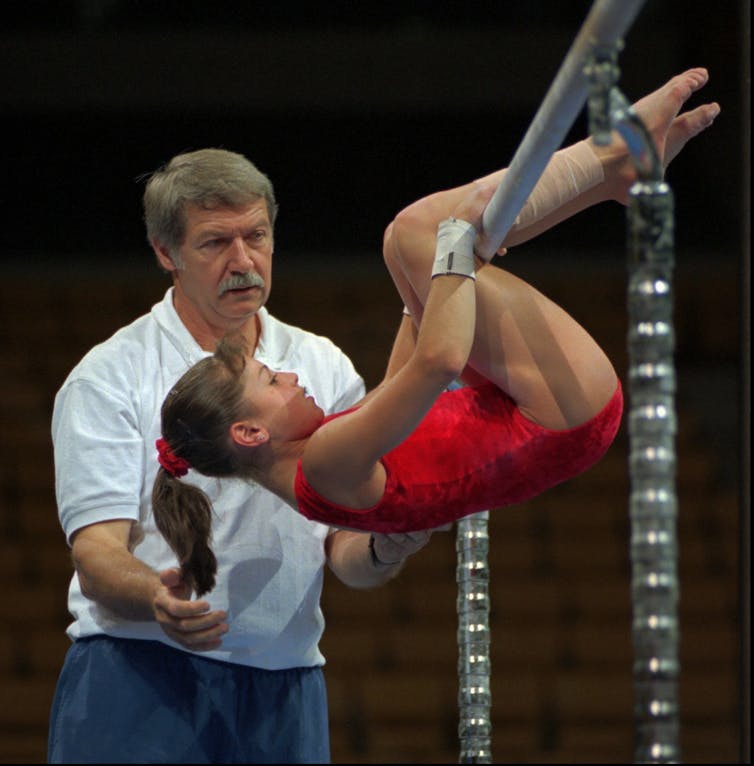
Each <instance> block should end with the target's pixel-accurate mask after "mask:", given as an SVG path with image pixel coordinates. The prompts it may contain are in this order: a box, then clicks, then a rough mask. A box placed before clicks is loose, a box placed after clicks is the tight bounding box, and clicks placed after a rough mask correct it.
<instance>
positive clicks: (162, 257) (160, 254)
mask: <svg viewBox="0 0 754 766" xmlns="http://www.w3.org/2000/svg"><path fill="white" fill-rule="evenodd" d="M149 242H150V244H151V245H152V250H154V254H155V255H156V256H157V263H159V264H160V266H162V268H163V269H165V271H169V272H171V273H172V272H174V271H176V268H177V267H176V265H175V263H173V259H172V258H171V257H170V252H169V251H168V248H167V247H166V246H165V245H163V244H162V243H160V242H158V241H157V240H156V239H151V240H149Z"/></svg>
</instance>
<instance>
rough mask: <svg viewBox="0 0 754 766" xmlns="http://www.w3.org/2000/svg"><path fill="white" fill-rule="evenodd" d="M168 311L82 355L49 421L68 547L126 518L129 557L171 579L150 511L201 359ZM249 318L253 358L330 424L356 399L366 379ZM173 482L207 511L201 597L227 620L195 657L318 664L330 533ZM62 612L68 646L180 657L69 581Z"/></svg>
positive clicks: (274, 324) (230, 491)
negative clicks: (175, 395)
mask: <svg viewBox="0 0 754 766" xmlns="http://www.w3.org/2000/svg"><path fill="white" fill-rule="evenodd" d="M172 298H173V289H172V287H171V288H170V289H169V290H168V291H167V293H166V294H165V297H164V298H163V300H162V301H161V302H160V303H158V304H156V305H155V306H154V307H153V308H152V310H151V312H150V313H149V314H146V315H144V316H142V317H140V318H139V319H137V320H136V321H134V322H133V323H132V324H130V325H128V326H127V327H124V328H122V329H120V330H118V332H116V333H115V334H114V335H113V336H112V337H111V338H109V339H108V340H106V341H105V342H104V343H101V344H99V345H98V346H95V347H94V348H93V349H92V350H91V351H89V353H87V354H86V356H84V358H83V359H82V360H81V362H79V364H78V365H77V366H76V367H75V368H74V369H73V371H72V372H71V373H70V375H69V376H68V378H67V379H66V381H65V383H64V384H63V386H62V387H61V389H60V391H59V392H58V394H57V396H56V398H55V406H54V410H53V418H52V438H53V445H54V454H55V481H56V495H57V503H58V513H59V516H60V522H61V524H62V526H63V530H64V531H65V534H66V537H67V539H68V540H69V541H70V539H71V535H72V534H73V533H74V532H75V531H76V530H77V529H80V528H81V527H84V526H87V525H89V524H93V523H96V522H101V521H109V520H114V519H132V520H133V521H135V522H137V524H136V525H134V528H133V534H134V546H133V553H134V555H135V556H136V557H137V558H139V559H141V560H142V561H144V562H146V563H147V564H149V565H150V566H152V567H154V569H156V570H158V571H159V570H162V569H166V568H168V567H173V566H177V560H176V558H175V555H174V554H173V552H172V551H171V550H170V548H169V547H168V545H167V543H165V541H164V540H163V538H162V536H161V535H160V534H159V532H158V531H157V529H156V527H155V523H154V519H153V517H152V509H151V493H152V485H153V483H154V479H155V475H156V473H157V468H158V464H157V452H156V449H155V440H156V439H157V438H158V437H159V436H160V408H161V406H162V402H163V400H164V398H165V396H166V395H167V392H168V391H169V390H170V388H172V386H173V384H174V383H175V382H176V381H177V380H178V378H179V377H180V376H181V375H182V374H183V373H184V372H185V371H186V370H187V369H188V368H189V367H190V366H191V365H193V364H195V363H196V362H197V361H199V360H200V359H202V358H203V357H205V356H208V353H207V352H206V351H204V350H203V349H202V348H201V347H200V346H199V345H198V344H197V343H196V341H195V340H194V338H193V337H192V336H191V335H190V333H189V332H188V330H187V329H186V328H185V327H184V325H183V323H182V322H181V321H180V319H179V318H178V315H177V313H176V312H175V309H174V308H173V300H172ZM259 318H260V321H261V328H262V331H261V336H260V340H259V344H258V347H257V351H256V354H255V356H256V357H257V358H258V359H259V360H260V361H262V362H263V363H264V364H266V365H267V366H268V367H270V368H271V369H273V370H286V371H287V370H290V371H293V372H296V373H297V374H298V376H299V379H300V381H301V384H302V385H304V386H306V388H307V389H308V390H309V391H310V392H311V393H312V395H313V396H314V398H315V399H316V401H317V403H318V404H319V405H320V406H321V407H322V408H323V409H324V410H325V412H326V413H328V414H329V413H331V412H337V411H339V410H341V409H344V408H346V407H348V406H350V405H351V404H353V403H354V402H356V401H358V400H359V399H360V398H361V397H362V396H363V393H364V383H363V380H362V379H361V377H360V376H359V375H358V374H357V373H356V371H355V370H354V368H353V365H352V364H351V362H350V360H349V359H348V358H347V357H346V356H345V355H344V354H343V353H342V352H341V351H340V350H339V349H338V348H337V347H336V346H335V345H334V344H333V343H332V342H331V341H330V340H328V339H327V338H323V337H320V336H317V335H314V334H312V333H309V332H306V331H304V330H301V329H299V328H296V327H292V326H290V325H287V324H285V323H283V322H280V321H278V320H277V319H275V318H273V317H272V316H270V315H269V314H268V312H267V311H266V309H264V308H263V309H261V310H260V311H259ZM183 481H190V482H192V483H194V484H196V485H197V486H199V487H201V488H202V489H203V490H204V491H205V492H206V493H207V495H208V497H209V498H210V501H211V502H212V505H213V510H214V518H213V527H212V539H213V543H212V547H213V550H214V552H215V555H216V556H217V562H218V573H217V585H216V587H215V588H214V590H213V591H212V592H211V593H210V594H209V595H208V596H207V597H206V598H207V600H208V601H209V602H210V603H211V605H212V608H213V609H225V610H227V612H228V620H229V627H230V630H229V632H228V633H227V634H226V635H225V636H224V637H223V647H222V649H221V650H219V651H214V652H202V656H206V657H213V658H215V659H220V660H225V661H227V662H234V663H239V664H244V665H252V666H254V667H260V668H266V669H270V670H276V669H280V668H289V667H308V666H312V665H318V664H322V663H323V662H324V658H323V656H322V654H321V653H320V651H319V648H318V642H319V639H320V637H321V635H322V631H323V629H324V618H323V615H322V611H321V609H320V605H319V600H320V594H321V590H322V579H323V565H324V561H325V555H324V538H325V537H326V535H327V533H328V527H326V526H323V525H321V524H317V523H313V522H310V521H307V520H306V519H305V518H304V517H303V516H301V515H300V514H298V513H296V512H295V511H294V510H292V509H291V508H290V507H289V506H287V505H286V504H285V503H284V502H283V501H282V500H280V499H278V498H277V497H276V496H274V495H273V494H271V493H270V492H268V491H267V490H265V489H263V488H261V487H259V486H257V485H254V484H252V483H249V482H246V481H240V480H227V479H226V480H222V481H220V480H218V479H209V478H206V477H203V476H201V475H199V474H197V473H195V472H193V471H190V472H189V474H188V475H187V476H186V477H184V479H183ZM68 606H69V610H70V612H71V614H72V615H73V618H74V621H73V623H72V624H71V625H70V626H69V628H68V635H69V636H70V637H71V638H72V639H76V638H79V637H83V636H90V635H95V634H99V633H106V634H108V635H112V636H119V637H124V638H140V639H153V640H158V641H162V642H164V643H166V644H169V645H171V646H174V647H176V648H179V649H180V648H183V647H181V646H179V645H178V644H176V643H174V642H172V641H170V639H169V638H168V637H167V636H166V635H165V633H164V632H163V631H162V629H161V628H160V627H159V625H158V624H157V623H156V622H154V621H149V622H134V621H129V620H124V619H122V618H121V617H118V616H117V615H115V614H113V613H112V612H110V611H109V610H107V609H105V608H104V607H102V606H100V605H99V604H97V603H96V602H94V601H90V600H89V599H87V598H85V597H84V596H83V595H82V593H81V588H80V586H79V581H78V576H77V575H75V574H74V576H73V578H72V580H71V584H70V588H69V594H68Z"/></svg>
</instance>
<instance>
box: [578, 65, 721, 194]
mask: <svg viewBox="0 0 754 766" xmlns="http://www.w3.org/2000/svg"><path fill="white" fill-rule="evenodd" d="M708 79H709V75H708V73H707V70H706V69H703V68H701V67H699V68H696V69H689V70H687V71H686V72H684V73H683V74H680V75H677V76H676V77H673V78H672V79H671V80H668V82H666V83H665V85H663V86H662V87H660V88H658V89H657V90H656V91H654V92H652V93H650V94H649V95H647V96H644V98H642V99H639V101H637V102H636V103H635V104H634V105H633V108H634V111H635V112H636V114H637V115H638V116H639V118H640V119H641V121H642V122H643V123H644V126H645V127H646V128H647V130H648V131H649V132H650V134H651V135H652V138H653V139H654V142H655V146H656V147H657V151H658V153H659V156H660V159H661V160H662V166H663V168H667V166H668V165H669V164H670V161H671V160H672V159H674V158H675V157H676V156H677V155H678V153H679V152H680V151H681V149H683V147H684V146H685V145H686V143H687V142H688V141H689V140H690V139H691V138H693V137H694V136H697V135H699V133H701V132H702V131H703V130H705V129H706V128H708V127H709V126H710V125H712V123H713V121H714V119H715V117H717V115H718V114H719V113H720V106H719V105H718V104H716V103H709V104H703V105H702V106H698V107H696V108H695V109H692V110H690V111H688V112H684V113H683V114H679V112H680V111H681V108H682V107H683V105H684V104H685V103H686V101H688V99H689V98H691V96H692V95H693V94H694V93H696V91H698V90H699V89H700V88H702V87H703V86H704V85H705V84H706V83H707V80H708ZM614 135H615V136H616V138H615V140H614V141H613V143H612V144H611V145H610V146H607V147H597V146H594V144H593V145H592V148H593V149H594V150H595V152H596V153H597V156H599V157H600V159H601V160H602V163H603V166H604V168H605V180H606V182H607V184H608V187H609V189H610V196H611V197H612V198H613V199H616V200H618V202H621V203H623V204H624V205H625V204H626V203H627V202H628V190H629V188H630V187H631V184H632V183H633V182H634V181H635V180H636V171H635V168H634V164H633V161H632V160H631V158H630V157H629V156H628V154H627V151H626V147H625V143H624V142H623V140H622V139H621V138H620V137H619V136H617V134H614Z"/></svg>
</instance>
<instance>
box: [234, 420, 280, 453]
mask: <svg viewBox="0 0 754 766" xmlns="http://www.w3.org/2000/svg"><path fill="white" fill-rule="evenodd" d="M230 438H231V439H232V440H233V442H234V443H235V444H237V445H238V446H239V447H259V446H260V445H262V444H265V443H266V442H268V441H269V440H270V433H269V431H268V430H267V429H266V428H263V427H262V426H257V425H254V424H253V423H252V422H251V421H250V420H239V421H237V422H235V423H233V424H232V425H231V427H230Z"/></svg>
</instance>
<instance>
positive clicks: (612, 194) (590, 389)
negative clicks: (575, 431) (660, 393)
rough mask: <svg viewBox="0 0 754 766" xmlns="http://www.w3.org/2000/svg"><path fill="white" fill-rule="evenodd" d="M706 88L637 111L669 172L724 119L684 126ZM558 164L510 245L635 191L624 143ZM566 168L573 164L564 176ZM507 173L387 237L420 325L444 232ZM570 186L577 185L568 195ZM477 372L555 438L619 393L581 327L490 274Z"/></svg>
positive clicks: (415, 212) (481, 276) (420, 207)
mask: <svg viewBox="0 0 754 766" xmlns="http://www.w3.org/2000/svg"><path fill="white" fill-rule="evenodd" d="M706 81H707V73H706V71H705V70H703V69H693V70H689V71H687V72H685V73H684V74H683V75H679V76H678V77H676V78H673V79H672V80H670V81H669V82H668V83H667V84H666V85H665V86H663V87H662V88H660V89H658V90H657V91H655V92H654V93H652V94H650V95H649V96H647V97H645V98H644V99H642V100H641V101H639V102H638V103H637V104H636V105H635V109H636V110H637V112H638V113H639V115H640V117H641V118H642V119H643V120H644V122H645V124H646V125H647V126H648V128H649V129H650V131H651V133H652V135H653V137H654V138H655V141H656V142H657V145H658V150H659V153H660V156H661V157H662V159H663V162H664V164H667V162H669V160H670V159H672V158H673V157H674V156H675V155H676V154H677V153H678V152H679V151H680V149H681V148H682V147H683V145H685V143H686V142H687V141H688V140H689V139H690V138H691V137H693V136H694V135H696V134H698V133H699V132H701V131H702V130H703V129H704V128H706V127H707V126H708V125H709V124H711V122H712V120H713V119H714V117H715V116H716V114H717V111H718V108H717V106H716V105H715V104H708V105H705V106H702V107H698V108H697V109H694V110H692V111H690V112H687V113H686V114H684V115H680V116H678V114H679V111H680V109H681V107H682V106H683V104H684V103H685V101H686V100H687V99H688V98H689V96H690V95H691V94H692V93H693V92H695V91H696V90H698V89H699V88H700V87H702V85H704V83H706ZM588 144H589V145H588ZM558 154H559V155H560V156H559V157H556V158H554V160H555V162H554V163H551V164H550V165H548V167H547V169H546V170H545V173H544V174H543V177H542V179H541V180H540V183H538V184H537V187H536V188H535V190H534V192H533V193H532V195H531V197H530V202H531V200H532V198H537V199H536V205H531V204H530V202H527V206H528V207H529V210H528V211H527V209H526V207H525V209H524V210H523V211H522V214H521V215H520V216H519V219H518V223H517V227H518V228H517V231H516V232H513V236H512V237H511V238H508V239H506V242H505V243H504V245H507V244H515V243H516V242H518V241H524V240H525V239H528V238H530V237H531V236H534V235H536V234H537V233H539V232H540V231H543V230H544V229H545V228H548V227H549V226H552V225H554V224H555V223H557V222H558V221H560V220H563V219H564V218H566V217H568V216H570V215H573V214H574V213H575V212H578V211H579V210H583V209H585V208H586V207H588V206H590V205H593V204H596V203H597V202H601V201H606V200H610V199H618V200H621V199H622V198H623V197H624V196H625V194H626V193H627V190H628V188H629V186H630V184H631V183H632V181H633V178H632V170H631V168H632V164H631V163H630V159H629V158H628V154H627V151H626V150H625V146H623V144H622V142H620V141H616V142H615V143H614V145H613V146H611V147H605V148H604V149H603V148H597V147H593V146H591V144H590V142H580V143H579V144H577V145H575V146H574V147H569V148H568V149H565V150H562V152H561V153H558ZM558 162H561V163H562V162H564V163H566V166H565V170H563V167H558V166H557V163H558ZM590 163H592V166H590ZM597 166H598V167H597ZM502 172H504V171H499V172H498V173H497V174H491V175H490V176H486V177H484V178H483V179H479V181H477V182H474V183H472V184H468V185H466V186H463V187H459V188H457V189H451V190H448V191H446V192H439V193H437V194H433V195H430V196H429V197H425V198H424V199H422V200H419V202H417V203H414V204H413V205H411V206H409V207H408V208H406V209H405V210H404V211H402V212H401V213H399V215H398V216H397V217H396V219H395V221H394V222H393V224H391V226H389V227H388V229H387V231H386V234H385V242H384V255H385V260H386V263H387V265H388V268H389V270H390V272H391V275H392V276H393V279H394V281H395V283H396V286H397V288H398V290H399V292H400V294H401V296H402V298H403V301H404V303H405V304H406V306H407V307H408V308H409V310H410V313H411V314H412V316H413V317H414V319H415V321H420V319H421V310H422V305H423V303H424V301H425V300H426V296H427V293H428V290H429V280H430V270H431V266H430V264H431V262H432V259H433V257H434V247H435V238H436V231H437V224H438V222H439V221H440V220H442V219H443V218H446V217H448V216H449V215H451V214H453V213H455V212H457V211H458V210H459V205H461V204H463V201H464V200H468V199H470V198H471V197H475V198H478V199H479V204H480V205H482V206H483V204H484V200H487V199H489V197H490V196H491V194H492V192H493V191H494V189H495V188H496V185H497V183H499V180H500V175H501V173H502ZM563 179H565V180H563ZM574 179H575V182H574V183H571V182H572V181H574ZM564 184H566V185H567V186H568V184H570V186H568V188H566V189H565V191H564V190H563V186H564ZM574 184H575V185H574ZM543 190H544V191H543ZM537 195H539V196H538V197H537ZM469 364H470V366H471V367H472V368H473V369H474V370H476V371H477V372H478V373H480V374H481V375H482V376H484V377H485V378H487V379H488V380H491V381H493V382H494V383H496V384H497V385H498V386H500V388H501V389H503V390H504V391H506V393H508V394H509V395H510V396H511V397H512V398H513V399H514V400H515V401H516V402H517V404H518V406H519V408H520V409H521V411H522V412H523V413H524V414H525V415H526V416H527V417H528V418H530V419H531V420H533V421H535V422H537V423H539V424H540V425H542V426H544V427H546V428H553V429H563V428H570V427H573V426H576V425H579V424H581V423H583V422H585V421H586V420H588V419H590V418H591V417H593V416H594V415H595V414H597V412H599V411H600V410H601V409H602V407H604V405H605V404H606V403H607V401H608V400H609V399H610V397H611V396H612V394H613V393H614V391H615V388H616V385H617V380H616V375H615V372H614V370H613V367H612V365H611V364H610V361H609V360H608V359H607V357H606V356H605V354H604V353H603V352H602V350H601V349H600V348H599V347H598V345H597V344H596V343H595V341H594V340H593V339H592V338H591V337H590V336H589V334H588V333H587V332H586V331H585V330H584V329H583V328H582V327H581V326H580V325H579V324H578V323H577V322H575V321H574V320H573V319H572V318H571V317H570V316H569V315H568V314H567V313H566V312H565V311H564V310H563V309H561V308H560V307H558V306H557V305H555V304H554V303H553V302H552V301H550V300H549V299H548V298H546V297H545V296H544V295H542V294H541V293H540V292H539V291H537V290H536V289H534V288H533V287H532V286H530V285H528V284H526V283H525V282H523V281H522V280H520V279H518V278H517V277H515V276H514V275H512V274H510V273H507V272H506V271H503V270H502V269H499V268H496V267H493V266H489V265H485V266H483V267H481V268H480V269H479V272H478V274H477V321H476V336H475V342H474V346H473V348H472V352H471V355H470V358H469Z"/></svg>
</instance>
